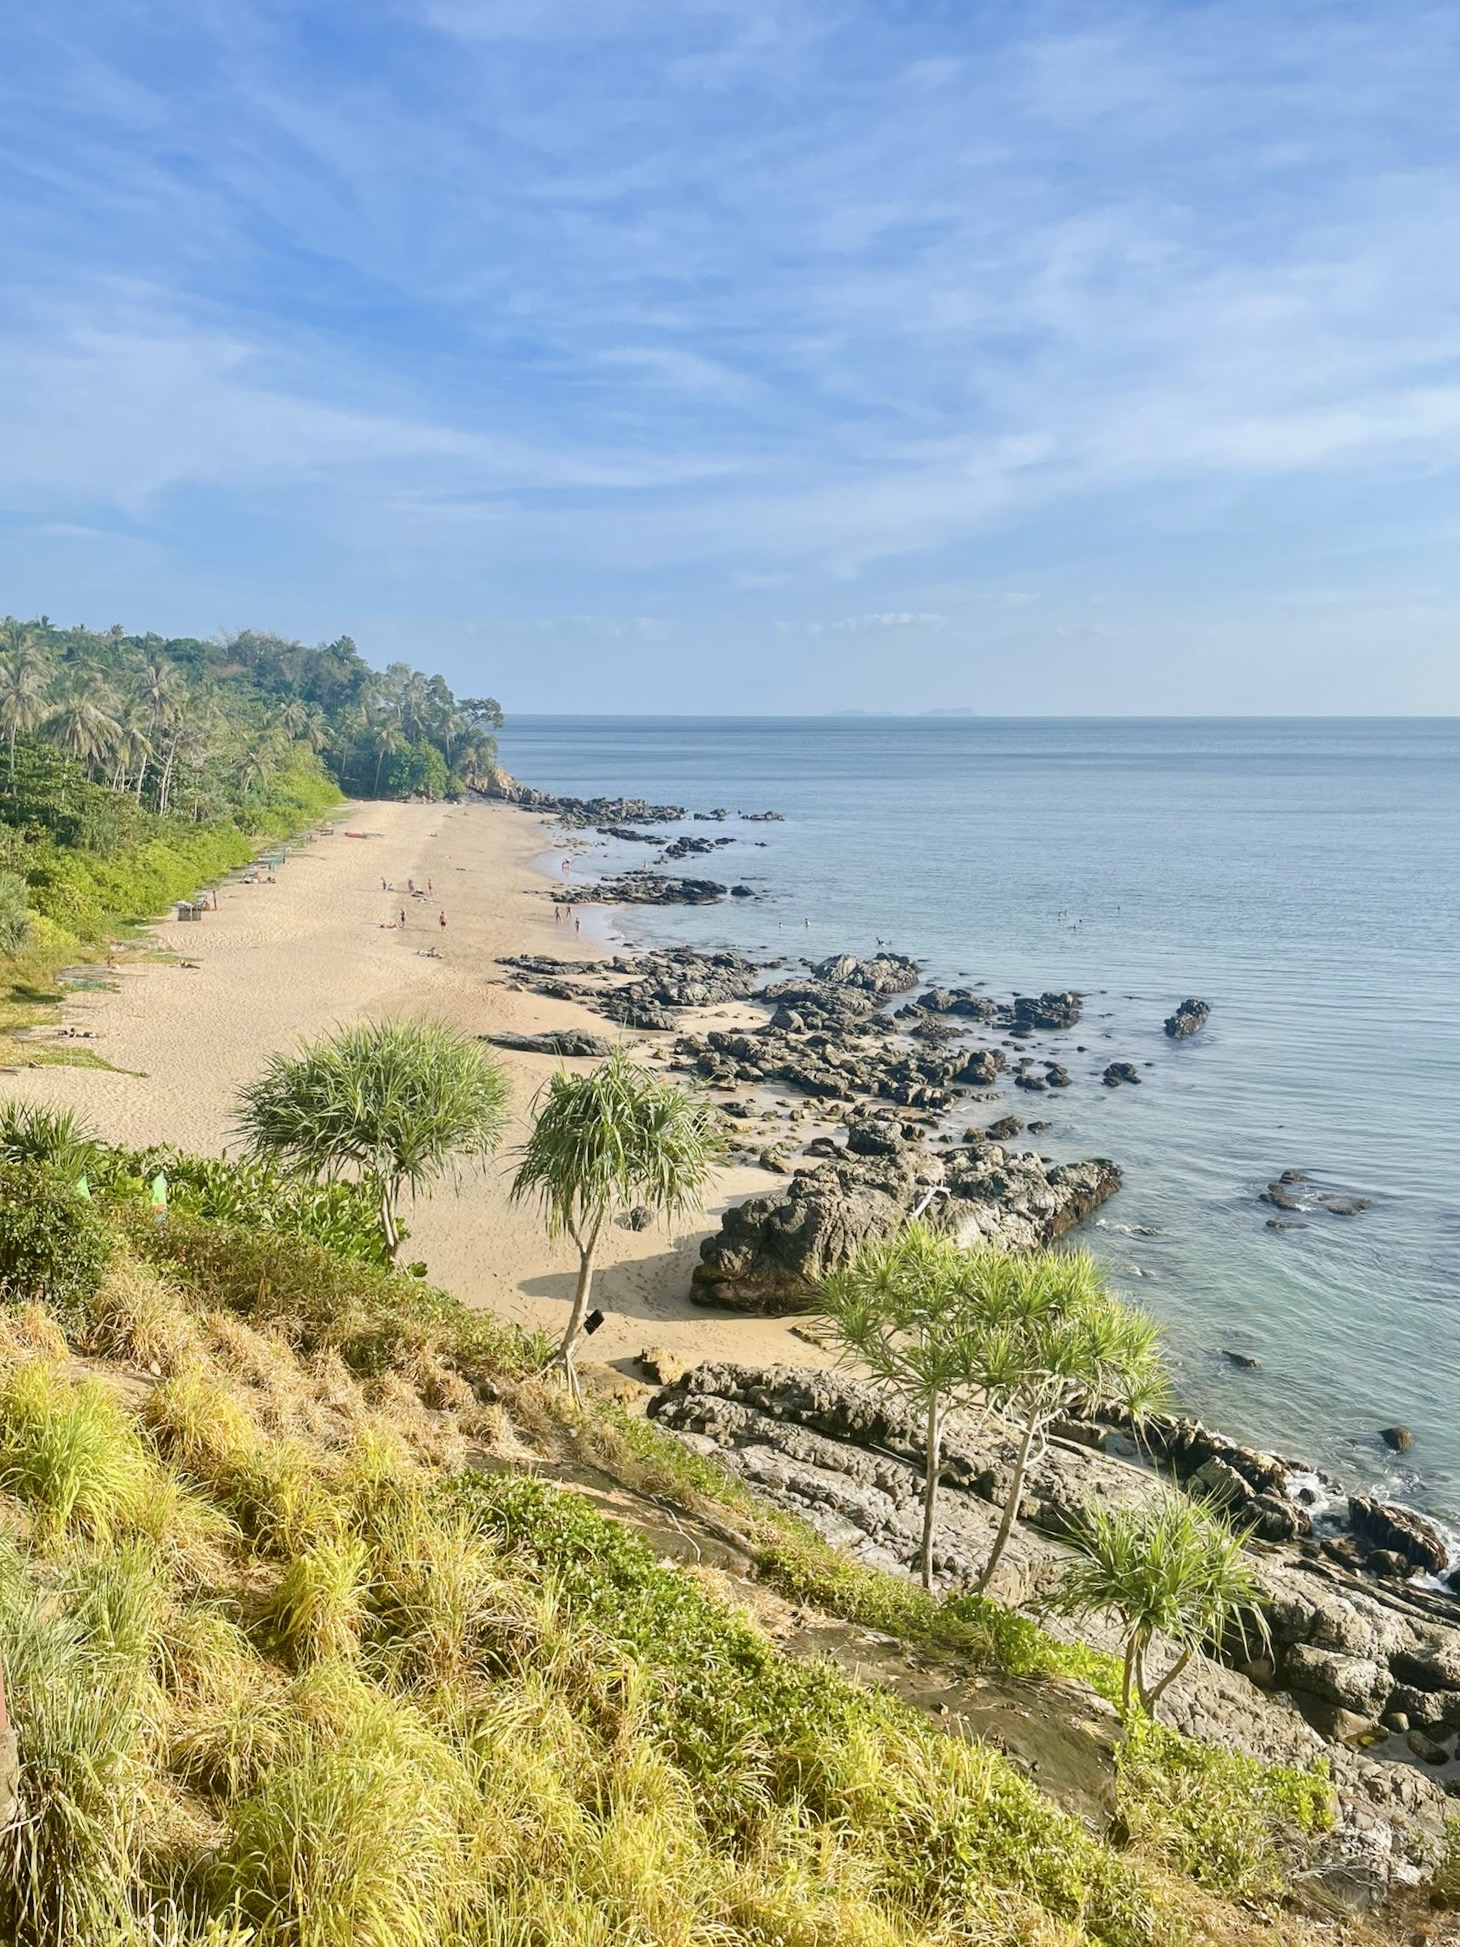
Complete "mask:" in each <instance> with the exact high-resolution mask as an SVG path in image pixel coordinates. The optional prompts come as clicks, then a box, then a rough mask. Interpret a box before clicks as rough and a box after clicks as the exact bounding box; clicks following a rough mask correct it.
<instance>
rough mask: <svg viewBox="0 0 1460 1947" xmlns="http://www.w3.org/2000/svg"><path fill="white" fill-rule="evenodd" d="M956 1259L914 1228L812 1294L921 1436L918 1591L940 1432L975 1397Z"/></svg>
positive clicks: (969, 1316) (970, 1322)
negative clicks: (909, 1413)
mask: <svg viewBox="0 0 1460 1947" xmlns="http://www.w3.org/2000/svg"><path fill="white" fill-rule="evenodd" d="M965 1257H966V1254H965V1253H964V1252H963V1251H960V1250H959V1248H958V1246H957V1244H955V1243H954V1241H953V1239H952V1238H951V1237H946V1236H939V1235H938V1234H937V1233H936V1232H934V1231H933V1230H931V1229H930V1228H929V1227H928V1225H926V1224H923V1223H910V1224H907V1225H906V1226H905V1227H904V1228H903V1229H902V1230H901V1231H900V1232H899V1233H898V1234H897V1236H895V1237H892V1238H889V1239H879V1240H878V1241H876V1242H874V1243H871V1244H867V1245H864V1246H863V1248H862V1249H861V1250H860V1251H858V1253H857V1255H856V1256H855V1257H854V1258H853V1259H852V1261H851V1263H850V1264H849V1265H848V1266H847V1267H846V1268H845V1270H842V1271H839V1272H837V1273H835V1274H834V1275H833V1276H832V1277H830V1278H828V1279H827V1281H826V1283H825V1284H824V1285H823V1286H822V1289H821V1303H822V1309H823V1310H824V1311H825V1313H826V1315H827V1317H828V1319H829V1320H830V1323H831V1326H832V1329H833V1331H834V1333H835V1334H836V1337H837V1338H838V1339H839V1340H840V1341H841V1346H842V1350H843V1352H844V1353H845V1354H846V1355H848V1356H850V1357H851V1358H852V1359H854V1360H855V1361H856V1362H857V1363H858V1364H859V1365H861V1366H863V1367H865V1368H866V1370H867V1371H869V1372H870V1373H871V1374H872V1376H873V1378H874V1379H878V1380H880V1381H881V1382H882V1383H883V1384H884V1385H886V1386H889V1387H890V1388H891V1389H892V1390H893V1391H894V1392H895V1393H897V1394H898V1396H899V1397H900V1398H901V1399H903V1400H905V1401H906V1402H907V1404H908V1405H909V1406H910V1407H911V1408H912V1409H913V1411H914V1412H915V1413H916V1414H917V1415H918V1418H919V1420H920V1421H921V1422H922V1425H923V1428H924V1466H923V1539H922V1548H921V1552H920V1557H919V1559H920V1563H921V1567H922V1574H923V1587H924V1588H925V1589H927V1590H929V1591H931V1589H932V1586H933V1533H934V1527H935V1523H936V1520H937V1500H938V1477H939V1473H940V1471H941V1468H942V1459H943V1426H944V1420H945V1417H946V1415H947V1413H948V1410H949V1408H950V1407H953V1406H957V1405H960V1404H967V1403H969V1401H970V1400H971V1398H972V1396H973V1393H974V1391H975V1378H974V1375H975V1372H976V1370H977V1367H978V1363H979V1360H978V1345H977V1342H976V1340H977V1334H978V1331H979V1320H978V1317H977V1315H976V1313H975V1312H974V1310H973V1309H972V1308H971V1307H970V1305H969V1302H968V1294H967V1289H966V1278H965V1275H964V1274H965Z"/></svg>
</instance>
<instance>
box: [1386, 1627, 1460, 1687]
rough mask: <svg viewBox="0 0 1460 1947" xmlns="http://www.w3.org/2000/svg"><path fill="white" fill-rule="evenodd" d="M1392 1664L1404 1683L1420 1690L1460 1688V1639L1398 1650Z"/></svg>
mask: <svg viewBox="0 0 1460 1947" xmlns="http://www.w3.org/2000/svg"><path fill="white" fill-rule="evenodd" d="M1389 1667H1390V1669H1391V1670H1393V1672H1394V1674H1395V1676H1396V1677H1397V1678H1398V1679H1399V1681H1400V1682H1401V1683H1406V1684H1409V1685H1411V1686H1412V1687H1413V1688H1414V1689H1416V1690H1426V1691H1433V1690H1456V1691H1460V1640H1452V1641H1450V1642H1448V1643H1443V1644H1438V1645H1436V1644H1431V1645H1430V1646H1429V1647H1428V1648H1424V1649H1407V1650H1406V1649H1402V1650H1396V1651H1395V1652H1394V1654H1393V1655H1392V1656H1391V1657H1390V1659H1389Z"/></svg>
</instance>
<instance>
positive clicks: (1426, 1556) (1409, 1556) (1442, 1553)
mask: <svg viewBox="0 0 1460 1947" xmlns="http://www.w3.org/2000/svg"><path fill="white" fill-rule="evenodd" d="M1348 1525H1349V1527H1350V1528H1351V1529H1353V1531H1354V1533H1355V1534H1357V1535H1362V1536H1363V1537H1364V1539H1365V1540H1366V1541H1368V1542H1369V1543H1370V1544H1371V1545H1372V1546H1373V1547H1375V1548H1384V1549H1390V1550H1392V1551H1393V1552H1394V1553H1395V1554H1397V1555H1403V1556H1404V1558H1405V1560H1406V1561H1409V1562H1412V1563H1413V1564H1414V1566H1415V1567H1416V1568H1417V1569H1421V1570H1423V1571H1424V1573H1425V1574H1427V1575H1443V1574H1444V1572H1445V1570H1446V1569H1447V1568H1448V1567H1449V1563H1450V1554H1449V1550H1448V1548H1447V1547H1446V1546H1445V1541H1444V1537H1443V1536H1442V1535H1441V1534H1440V1532H1439V1530H1438V1529H1437V1528H1435V1527H1434V1526H1433V1525H1432V1524H1431V1523H1430V1522H1428V1521H1426V1520H1425V1518H1424V1516H1423V1515H1419V1514H1416V1513H1415V1512H1414V1510H1413V1508H1402V1507H1396V1506H1395V1505H1394V1504H1393V1503H1392V1502H1388V1501H1377V1500H1373V1499H1371V1498H1370V1497H1369V1496H1368V1495H1366V1494H1350V1496H1349V1497H1348Z"/></svg>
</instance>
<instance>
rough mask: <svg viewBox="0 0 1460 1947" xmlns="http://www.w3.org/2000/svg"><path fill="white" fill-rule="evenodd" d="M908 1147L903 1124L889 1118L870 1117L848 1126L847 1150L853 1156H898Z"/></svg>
mask: <svg viewBox="0 0 1460 1947" xmlns="http://www.w3.org/2000/svg"><path fill="white" fill-rule="evenodd" d="M906 1147H907V1141H906V1138H905V1137H904V1135H903V1133H902V1124H901V1123H900V1122H894V1121H892V1120H891V1118H890V1117H887V1116H869V1117H867V1119H866V1120H865V1121H862V1122H853V1123H849V1124H848V1126H847V1148H848V1149H849V1150H850V1151H851V1153H852V1155H853V1156H896V1155H897V1154H898V1153H899V1152H900V1151H901V1150H903V1149H905V1148H906Z"/></svg>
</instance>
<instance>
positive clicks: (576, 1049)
mask: <svg viewBox="0 0 1460 1947" xmlns="http://www.w3.org/2000/svg"><path fill="white" fill-rule="evenodd" d="M481 1039H482V1040H483V1041H489V1042H490V1043H491V1044H492V1046H493V1047H494V1048H510V1049H512V1050H513V1051H514V1053H517V1054H523V1055H569V1056H573V1057H576V1058H581V1059H584V1060H601V1059H602V1058H603V1057H604V1056H607V1055H611V1054H612V1053H613V1047H614V1044H613V1043H612V1042H611V1041H610V1040H609V1039H608V1038H607V1036H606V1035H602V1034H588V1033H585V1032H584V1030H583V1029H581V1028H561V1029H559V1030H557V1031H556V1032H555V1033H552V1034H508V1033H506V1032H503V1033H501V1034H484V1035H482V1036H481Z"/></svg>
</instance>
